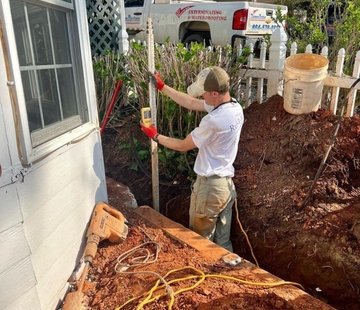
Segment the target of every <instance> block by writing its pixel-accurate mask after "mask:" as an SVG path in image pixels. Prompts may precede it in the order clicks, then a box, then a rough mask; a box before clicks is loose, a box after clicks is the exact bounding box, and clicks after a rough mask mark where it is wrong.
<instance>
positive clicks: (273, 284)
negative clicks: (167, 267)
mask: <svg viewBox="0 0 360 310" xmlns="http://www.w3.org/2000/svg"><path fill="white" fill-rule="evenodd" d="M186 269H190V270H193V271H195V272H196V273H198V274H199V275H191V276H187V277H183V278H178V279H173V280H170V281H167V282H166V283H167V285H170V284H173V283H178V282H183V281H188V280H193V279H197V282H196V283H195V284H193V285H191V286H189V287H185V288H182V289H179V290H178V291H176V292H173V291H172V293H171V294H170V302H169V305H168V309H169V310H171V309H172V306H173V305H174V303H175V296H176V295H178V294H181V293H183V292H186V291H190V290H192V289H194V288H196V287H197V286H199V285H200V284H201V283H202V282H203V281H205V279H206V278H220V279H225V280H231V281H235V282H240V283H242V284H245V285H253V286H263V287H267V288H271V287H277V286H281V285H294V286H298V287H300V288H301V289H302V290H304V287H303V286H302V285H301V284H299V283H296V282H290V281H277V282H252V281H247V280H242V279H238V278H235V277H232V276H227V275H221V274H204V273H203V272H202V271H201V270H199V269H196V268H194V267H191V266H187V267H183V268H179V269H173V270H171V271H169V272H168V273H167V274H166V275H165V276H164V278H166V277H167V276H169V275H170V274H172V273H175V272H178V271H182V270H186ZM159 284H160V280H157V281H156V283H155V284H154V286H153V287H152V288H151V289H150V290H149V291H147V292H145V293H144V294H142V295H140V296H138V297H134V298H131V299H130V300H128V301H127V302H125V303H124V304H123V305H121V306H119V307H117V308H116V309H115V310H120V309H122V308H123V307H125V306H126V305H127V304H129V303H131V302H132V301H134V300H136V299H139V298H141V297H143V296H146V297H145V299H144V300H143V301H142V302H140V304H139V305H138V306H137V308H136V309H137V310H141V309H143V307H144V306H145V305H147V304H149V303H151V302H153V301H155V300H158V299H159V298H161V297H164V296H167V295H169V292H167V293H163V294H159V295H156V296H152V295H153V293H154V292H156V291H157V290H160V289H163V288H166V286H165V285H160V286H159Z"/></svg>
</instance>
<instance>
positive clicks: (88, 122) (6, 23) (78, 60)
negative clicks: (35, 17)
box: [0, 0, 99, 166]
mask: <svg viewBox="0 0 360 310" xmlns="http://www.w3.org/2000/svg"><path fill="white" fill-rule="evenodd" d="M10 1H11V0H2V1H1V3H0V15H1V14H2V16H1V17H2V18H1V20H2V21H1V20H0V22H2V24H1V27H2V29H3V35H4V39H5V40H4V41H5V42H4V43H5V45H6V47H7V52H8V53H7V54H8V55H7V56H8V59H9V71H10V73H11V74H10V75H11V79H9V77H8V79H9V81H8V86H9V88H12V89H10V90H9V91H10V92H11V93H12V94H13V95H12V105H13V107H12V110H13V114H14V124H15V130H16V135H17V139H18V143H17V144H18V149H19V150H18V151H19V159H20V161H21V162H22V164H23V166H31V165H32V164H33V163H36V162H37V161H39V160H41V159H42V158H44V157H47V156H48V155H49V154H51V153H52V152H54V151H56V150H58V149H60V148H62V147H63V146H66V145H69V144H71V143H72V142H73V141H79V139H80V140H81V137H83V136H84V137H85V136H87V135H88V134H89V132H92V131H94V130H96V129H97V130H98V127H99V125H98V115H97V108H96V106H97V105H96V92H95V84H94V79H93V69H92V57H91V51H90V41H89V34H88V26H87V13H86V5H85V3H82V1H74V0H72V3H68V2H65V1H62V0H38V1H33V0H26V2H29V3H34V4H38V5H39V4H40V5H41V4H45V5H47V6H48V5H50V6H51V5H53V7H54V8H59V6H60V8H61V9H63V8H64V9H65V10H72V11H73V13H70V15H71V18H72V19H73V20H72V21H71V22H72V27H73V29H71V30H73V32H72V34H71V37H69V40H70V48H71V50H72V51H71V54H72V63H73V64H74V70H75V72H74V76H75V77H76V80H77V81H79V82H77V83H76V84H75V89H76V92H77V98H80V99H81V101H82V102H81V103H79V105H83V111H84V113H85V114H86V116H85V122H84V123H83V124H80V125H79V126H78V127H76V128H73V129H68V130H67V131H66V132H64V133H63V134H61V135H59V136H57V137H53V138H51V139H50V140H49V141H47V142H44V143H42V144H40V145H38V146H35V147H33V146H32V139H31V133H30V130H29V124H28V117H27V110H26V102H25V96H24V90H23V85H22V79H21V70H20V65H19V59H18V56H17V48H16V40H15V33H14V29H13V22H12V15H11V9H10ZM84 2H85V1H84ZM67 19H68V18H67ZM77 38H78V42H77V43H76V40H77ZM75 47H78V48H79V50H80V51H82V53H75V51H74V50H73V49H74V48H75ZM79 85H81V87H79ZM79 113H80V114H81V112H80V111H79Z"/></svg>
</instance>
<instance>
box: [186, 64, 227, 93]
mask: <svg viewBox="0 0 360 310" xmlns="http://www.w3.org/2000/svg"><path fill="white" fill-rule="evenodd" d="M229 85H230V77H229V75H228V74H227V73H226V71H225V70H224V69H222V68H220V67H217V66H213V67H208V68H205V69H203V70H201V71H200V73H199V74H198V75H197V77H196V80H195V82H194V83H192V84H191V85H190V86H189V87H188V88H187V93H188V94H189V95H190V96H192V97H199V96H201V95H202V94H204V93H205V92H207V91H217V92H219V93H224V92H226V91H227V90H229Z"/></svg>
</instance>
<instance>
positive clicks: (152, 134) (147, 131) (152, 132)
mask: <svg viewBox="0 0 360 310" xmlns="http://www.w3.org/2000/svg"><path fill="white" fill-rule="evenodd" d="M140 126H141V130H142V131H143V132H144V133H145V134H146V135H147V136H148V137H149V138H150V139H154V137H156V136H158V135H159V134H158V132H157V129H156V127H155V126H154V125H151V126H149V127H146V126H144V125H143V124H142V123H140Z"/></svg>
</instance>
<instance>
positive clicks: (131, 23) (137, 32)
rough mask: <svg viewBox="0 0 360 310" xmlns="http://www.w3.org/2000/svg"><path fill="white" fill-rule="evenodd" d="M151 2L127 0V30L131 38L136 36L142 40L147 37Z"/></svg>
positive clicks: (146, 0)
mask: <svg viewBox="0 0 360 310" xmlns="http://www.w3.org/2000/svg"><path fill="white" fill-rule="evenodd" d="M150 2H151V1H148V0H125V2H124V4H125V23H126V31H127V33H128V35H129V38H130V39H133V38H135V37H136V38H137V39H141V40H144V39H145V35H146V21H147V16H148V14H147V11H148V7H149V6H150V5H151V4H150Z"/></svg>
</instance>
